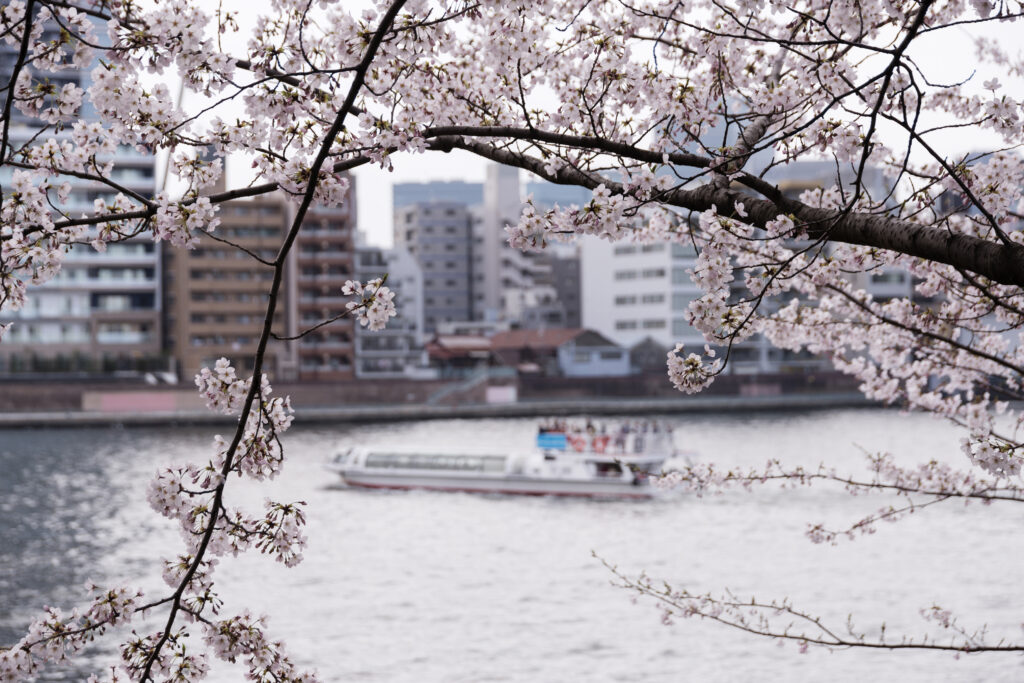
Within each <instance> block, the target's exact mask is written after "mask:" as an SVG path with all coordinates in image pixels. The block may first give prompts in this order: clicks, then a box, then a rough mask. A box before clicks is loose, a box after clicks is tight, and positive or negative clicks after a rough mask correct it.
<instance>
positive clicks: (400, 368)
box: [355, 246, 436, 379]
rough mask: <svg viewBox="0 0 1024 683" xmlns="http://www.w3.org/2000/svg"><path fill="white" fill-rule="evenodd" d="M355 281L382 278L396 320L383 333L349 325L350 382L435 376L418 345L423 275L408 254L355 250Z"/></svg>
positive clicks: (377, 249) (365, 248)
mask: <svg viewBox="0 0 1024 683" xmlns="http://www.w3.org/2000/svg"><path fill="white" fill-rule="evenodd" d="M355 270H356V274H355V276H356V279H357V280H359V281H360V282H365V281H367V280H370V279H373V278H377V277H381V276H383V275H384V274H387V276H388V279H387V286H388V287H389V288H390V289H391V290H392V291H393V292H394V293H395V309H396V311H397V315H396V316H395V317H394V318H392V319H391V320H390V321H388V324H387V326H386V327H385V328H384V329H383V330H378V331H376V332H370V331H369V330H367V329H366V328H365V327H363V326H361V325H358V324H357V325H356V326H355V339H356V349H355V357H356V361H355V362H356V377H358V378H360V379H363V378H408V379H428V378H430V377H433V376H435V375H436V372H435V371H434V370H433V369H431V368H430V367H429V366H430V359H429V358H428V357H427V351H426V349H425V348H424V346H423V342H424V338H423V298H424V290H423V271H422V270H421V269H420V266H419V264H418V263H417V262H416V259H415V258H413V256H412V254H410V253H409V251H408V250H406V249H403V248H401V247H395V248H392V249H382V248H380V247H370V246H359V247H357V248H356V260H355Z"/></svg>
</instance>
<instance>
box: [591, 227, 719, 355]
mask: <svg viewBox="0 0 1024 683" xmlns="http://www.w3.org/2000/svg"><path fill="white" fill-rule="evenodd" d="M581 253H582V256H581V264H580V270H581V273H580V278H581V283H580V284H581V287H580V289H581V290H582V326H583V327H584V328H586V329H590V330H594V331H596V332H599V333H601V334H603V335H604V336H606V337H608V338H609V339H611V340H613V341H615V342H616V343H617V344H620V345H622V346H634V345H636V344H637V343H639V342H641V341H643V340H644V339H647V338H648V337H650V338H651V339H654V340H655V341H657V342H658V343H659V344H663V345H665V346H670V345H673V344H675V343H676V342H683V343H684V344H686V345H687V346H693V345H698V344H699V345H700V346H701V347H702V346H703V344H704V339H703V337H702V336H701V334H700V333H699V332H697V331H696V330H694V329H693V328H692V327H691V326H690V324H689V322H687V320H686V311H687V308H688V307H689V305H690V302H691V301H693V300H694V299H696V298H697V297H699V296H700V291H699V290H698V289H697V287H696V285H694V284H693V282H692V281H691V280H690V276H689V273H688V271H690V270H693V267H694V264H695V263H696V256H697V255H696V252H695V251H694V250H693V248H692V247H686V246H684V245H681V244H664V243H661V244H636V243H632V242H618V243H612V242H608V241H605V240H601V239H598V238H596V237H588V238H585V239H583V240H582V241H581Z"/></svg>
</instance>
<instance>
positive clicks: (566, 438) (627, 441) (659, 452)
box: [330, 423, 674, 498]
mask: <svg viewBox="0 0 1024 683" xmlns="http://www.w3.org/2000/svg"><path fill="white" fill-rule="evenodd" d="M652 424H653V423H643V428H633V429H630V428H628V427H627V428H626V429H624V430H623V429H620V430H619V431H618V432H616V433H615V434H609V433H607V432H604V431H603V430H602V431H598V430H596V429H593V428H591V429H590V430H578V429H564V428H563V429H558V428H557V427H556V428H542V429H541V431H540V433H539V434H538V435H537V442H536V448H535V449H534V450H533V451H528V452H523V453H516V454H499V453H488V452H485V451H475V450H473V451H464V450H451V449H446V450H443V451H442V450H433V451H423V450H409V449H398V448H379V449H375V448H358V447H350V448H345V449H343V450H341V451H340V452H339V453H338V454H337V455H336V456H335V458H334V460H333V461H332V462H331V463H330V467H331V469H333V470H334V471H336V472H337V473H338V474H340V475H341V477H342V479H343V481H344V482H345V483H346V484H347V485H348V486H350V487H355V488H371V489H374V488H375V489H428V490H435V491H465V492H472V493H505V494H524V495H537V496H583V497H591V498H650V497H652V496H654V495H656V494H657V493H658V492H659V490H658V489H657V488H656V487H654V486H652V484H651V478H652V476H657V475H659V474H661V472H662V470H663V467H664V464H665V462H666V460H668V459H670V458H671V457H672V456H673V455H674V450H673V449H672V439H671V431H670V430H667V429H657V428H654V429H651V428H649V427H650V426H651V425H652Z"/></svg>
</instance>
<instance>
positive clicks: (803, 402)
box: [0, 393, 878, 428]
mask: <svg viewBox="0 0 1024 683" xmlns="http://www.w3.org/2000/svg"><path fill="white" fill-rule="evenodd" d="M876 405H878V404H876V403H873V402H871V401H868V400H866V399H865V398H864V397H863V396H862V395H860V394H853V393H841V394H794V395H787V396H689V397H684V398H678V399H573V400H563V401H519V402H517V403H502V404H493V403H492V404H487V403H466V404H459V405H424V404H394V405H343V406H322V407H316V406H303V407H301V408H298V409H296V411H295V421H296V422H297V423H305V424H360V423H371V422H398V421H404V420H439V419H453V418H463V419H465V418H503V417H538V418H541V417H549V416H555V417H566V416H572V415H593V416H598V415H671V414H686V413H730V412H750V413H755V412H767V411H807V410H823V409H825V410H827V409H836V408H865V407H871V406H876ZM233 421H234V420H233V419H232V418H230V417H227V416H224V415H218V414H215V413H212V412H210V411H207V410H177V411H151V412H129V411H102V412H100V411H63V412H20V413H0V428H24V427H90V426H107V425H125V426H162V425H175V424H197V425H199V424H227V423H231V422H233Z"/></svg>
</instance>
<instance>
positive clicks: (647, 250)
mask: <svg viewBox="0 0 1024 683" xmlns="http://www.w3.org/2000/svg"><path fill="white" fill-rule="evenodd" d="M581 251H582V262H581V271H582V273H581V285H582V287H581V290H582V310H583V320H582V326H583V327H584V328H586V329H591V330H595V331H597V332H600V333H601V334H603V335H604V336H606V337H608V338H609V339H611V340H612V341H614V342H616V343H617V344H619V345H621V346H625V347H633V346H636V345H637V344H638V343H640V342H641V341H643V340H645V339H648V338H649V339H653V340H654V341H655V342H657V343H658V344H660V345H662V346H664V347H667V348H671V347H673V346H674V345H675V344H677V343H680V342H681V343H682V344H684V346H685V347H686V349H688V350H690V351H693V352H697V353H699V352H701V351H702V350H703V348H704V344H705V343H706V342H705V340H704V335H703V334H701V333H700V332H699V331H697V330H696V329H694V328H693V327H692V326H691V325H690V323H689V321H688V320H687V317H686V312H687V310H688V309H689V306H690V302H692V301H694V300H695V299H697V298H699V297H700V295H701V291H700V290H699V289H698V288H697V286H696V285H695V284H694V283H693V281H692V279H691V278H690V271H692V270H693V269H694V267H695V266H696V260H697V253H696V251H695V250H694V248H693V247H691V246H686V245H682V244H666V243H658V244H637V243H629V242H619V243H611V242H607V241H605V240H600V239H598V238H595V237H588V238H585V239H584V240H582V249H581ZM738 284H739V285H740V286H741V285H742V283H738ZM824 364H825V362H824V361H823V360H821V359H816V358H811V357H803V356H796V355H794V354H792V353H790V352H786V351H782V350H780V349H776V348H774V347H772V346H771V344H769V343H768V340H766V339H764V338H763V337H761V336H760V335H755V336H753V337H751V338H749V339H746V340H744V341H742V342H740V343H738V344H735V345H734V346H733V348H732V350H731V352H730V357H729V365H728V368H727V372H734V373H740V374H747V373H767V372H779V371H781V370H785V369H798V368H799V369H803V368H806V367H809V366H813V367H821V366H823V365H824Z"/></svg>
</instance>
